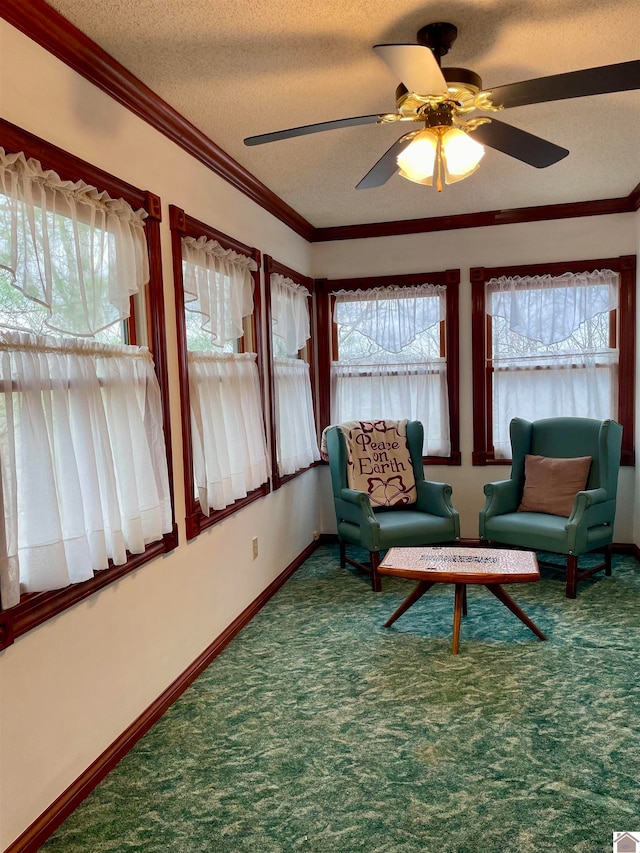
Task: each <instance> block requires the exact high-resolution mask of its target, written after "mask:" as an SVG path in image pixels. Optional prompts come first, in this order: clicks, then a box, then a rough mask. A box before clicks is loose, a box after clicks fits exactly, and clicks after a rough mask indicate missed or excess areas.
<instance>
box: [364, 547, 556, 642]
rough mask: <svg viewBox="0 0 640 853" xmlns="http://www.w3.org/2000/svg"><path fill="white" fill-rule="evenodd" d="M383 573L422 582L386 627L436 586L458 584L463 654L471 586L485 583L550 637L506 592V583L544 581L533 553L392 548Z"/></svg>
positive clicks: (456, 613)
mask: <svg viewBox="0 0 640 853" xmlns="http://www.w3.org/2000/svg"><path fill="white" fill-rule="evenodd" d="M378 573H379V574H381V575H389V576H390V577H394V578H409V579H411V580H417V581H418V585H417V586H416V588H415V589H414V590H413V592H412V593H411V594H410V595H408V596H407V598H406V599H405V600H404V601H403V602H402V604H401V605H400V607H398V609H397V610H396V612H395V613H394V614H393V616H391V617H390V618H389V619H387V621H386V622H385V623H384V627H385V628H388V627H389V626H390V625H393V623H394V622H395V621H396V619H398V617H400V616H402V614H403V613H405V612H406V611H407V610H408V609H409V608H410V607H411V606H412V605H413V604H415V603H416V601H418V600H419V599H420V598H422V596H423V595H424V594H425V592H427V590H429V589H431V587H432V586H433V585H434V584H436V583H452V584H455V596H454V607H453V645H452V648H451V651H452V653H453V654H454V655H457V654H458V649H459V647H460V622H461V618H462V613H463V611H464V613H465V614H466V612H467V611H466V593H467V585H468V584H482V585H483V586H486V588H487V589H488V590H489V592H492V593H493V594H494V595H495V597H496V598H498V599H499V600H500V601H501V602H502V603H503V604H504V605H506V607H508V608H509V610H510V611H511V612H512V613H515V615H516V616H517V617H518V619H520V620H521V621H522V622H524V624H525V625H526V626H527V628H530V629H531V630H532V631H533V633H534V634H535V635H536V637H539V638H540V639H541V640H546V639H547V638H546V637H545V635H544V634H543V633H542V631H541V630H540V629H539V628H538V626H537V625H535V624H534V623H533V622H532V621H531V619H529V617H528V616H527V615H526V613H524V612H523V611H522V610H521V609H520V608H519V607H518V605H517V604H516V603H515V601H514V600H513V599H512V598H511V596H510V595H508V594H507V593H506V592H505V591H504V590H503V589H502V586H501V584H503V583H530V582H531V581H537V580H540V571H539V570H538V561H537V559H536V555H535V554H534V553H533V551H510V550H506V549H505V550H503V549H497V548H496V549H494V548H390V549H389V551H388V552H387V555H386V557H385V558H384V560H383V561H382V563H380V565H379V566H378Z"/></svg>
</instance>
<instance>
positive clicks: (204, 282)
mask: <svg viewBox="0 0 640 853" xmlns="http://www.w3.org/2000/svg"><path fill="white" fill-rule="evenodd" d="M182 260H183V263H182V275H183V287H184V301H185V308H186V310H187V311H192V312H195V313H198V314H201V315H202V328H203V330H204V331H206V332H208V333H209V334H210V335H211V337H212V338H213V340H214V341H215V343H216V344H217V345H218V346H223V345H224V344H225V343H227V342H228V341H234V340H237V339H238V338H241V337H242V335H243V326H242V319H243V317H247V316H249V315H250V314H251V313H252V311H253V286H254V282H253V277H252V275H251V273H252V272H253V271H255V270H257V269H258V265H257V263H256V262H255V261H254V259H253V258H251V257H249V256H248V255H243V254H241V253H240V252H236V251H234V250H233V249H225V248H224V247H223V246H221V245H220V243H218V242H217V241H216V240H209V239H207V238H206V237H204V236H203V237H198V238H194V237H183V238H182Z"/></svg>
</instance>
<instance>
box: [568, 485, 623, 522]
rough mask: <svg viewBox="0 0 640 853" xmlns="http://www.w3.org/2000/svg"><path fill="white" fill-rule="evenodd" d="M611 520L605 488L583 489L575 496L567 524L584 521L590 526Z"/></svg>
mask: <svg viewBox="0 0 640 853" xmlns="http://www.w3.org/2000/svg"><path fill="white" fill-rule="evenodd" d="M612 520H613V519H612V518H611V507H610V504H609V495H608V493H607V490H606V489H585V490H584V491H582V492H578V494H577V495H576V497H575V500H574V502H573V509H572V510H571V515H570V516H569V521H568V524H570V525H580V524H582V523H583V522H586V524H587V526H588V527H591V526H593V525H594V524H603V523H604V522H607V521H612Z"/></svg>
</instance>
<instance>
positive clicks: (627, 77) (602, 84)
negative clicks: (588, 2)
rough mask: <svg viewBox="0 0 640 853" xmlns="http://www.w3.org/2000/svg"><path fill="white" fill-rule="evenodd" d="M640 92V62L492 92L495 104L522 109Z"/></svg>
mask: <svg viewBox="0 0 640 853" xmlns="http://www.w3.org/2000/svg"><path fill="white" fill-rule="evenodd" d="M632 89H640V60H639V59H634V60H632V61H631V62H619V63H618V64H616V65H603V66H601V67H600V68H585V69H584V70H583V71H570V72H568V73H567V74H553V75H552V76H551V77H538V78H537V79H535V80H524V81H523V82H522V83H510V84H508V85H507V86H498V87H497V88H496V89H491V90H490V91H491V100H492V101H493V103H494V104H496V106H497V105H502V106H503V107H504V108H505V109H507V108H509V107H522V106H525V105H526V104H541V103H544V102H545V101H563V100H565V99H567V98H584V97H586V96H587V95H605V94H607V93H609V92H628V91H630V90H632Z"/></svg>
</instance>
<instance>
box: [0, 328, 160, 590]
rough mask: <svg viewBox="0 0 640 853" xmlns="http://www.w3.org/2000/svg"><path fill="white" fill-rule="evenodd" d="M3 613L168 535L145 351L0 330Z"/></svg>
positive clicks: (156, 392)
mask: <svg viewBox="0 0 640 853" xmlns="http://www.w3.org/2000/svg"><path fill="white" fill-rule="evenodd" d="M0 370H1V373H0V382H1V386H0V387H1V397H0V406H1V408H0V454H1V455H0V464H1V469H2V478H1V482H2V489H1V497H2V503H3V505H4V519H5V529H4V542H3V543H1V542H0V544H3V545H4V550H3V552H2V554H0V573H1V581H2V589H1V592H2V602H3V607H11V606H13V605H14V604H17V603H18V601H19V598H20V590H21V588H22V590H24V591H27V592H32V591H43V590H52V589H59V588H62V587H65V586H67V585H69V584H71V583H78V582H80V581H83V580H87V579H88V578H90V577H92V576H93V572H94V571H99V570H102V569H106V568H107V567H108V561H109V560H111V561H113V563H114V564H116V565H121V564H123V563H125V562H126V561H127V551H128V552H130V553H131V554H139V553H142V552H143V551H144V549H145V546H146V545H147V544H149V543H150V542H154V541H157V540H159V539H161V538H162V536H163V534H164V533H169V532H170V531H171V528H172V520H171V503H170V494H169V482H168V476H167V462H166V455H165V444H164V435H163V431H162V413H161V404H160V389H159V386H158V381H157V378H156V375H155V372H154V369H153V362H152V359H151V356H150V354H149V352H148V350H147V349H146V348H140V347H132V346H109V345H106V344H98V343H95V342H92V341H82V340H80V341H74V340H72V339H66V340H61V339H59V338H53V337H39V336H35V335H31V334H28V333H19V332H11V331H4V332H2V333H0Z"/></svg>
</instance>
